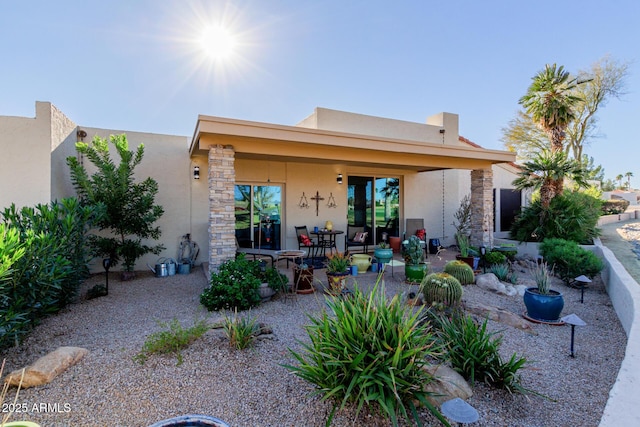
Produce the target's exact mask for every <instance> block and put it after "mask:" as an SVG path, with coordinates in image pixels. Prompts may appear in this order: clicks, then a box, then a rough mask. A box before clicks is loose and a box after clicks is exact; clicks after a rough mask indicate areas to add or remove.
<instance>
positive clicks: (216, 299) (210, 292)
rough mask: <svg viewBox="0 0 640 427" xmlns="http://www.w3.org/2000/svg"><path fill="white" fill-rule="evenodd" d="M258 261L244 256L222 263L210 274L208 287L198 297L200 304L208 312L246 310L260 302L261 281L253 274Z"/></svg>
mask: <svg viewBox="0 0 640 427" xmlns="http://www.w3.org/2000/svg"><path fill="white" fill-rule="evenodd" d="M259 270H260V262H259V261H249V260H247V259H246V258H245V254H239V255H238V257H237V258H236V259H233V260H229V261H227V262H225V263H223V264H222V265H221V266H220V268H219V269H218V272H217V273H216V272H215V271H214V272H212V273H211V280H210V286H209V287H208V288H207V289H205V290H204V291H203V292H202V294H201V295H200V302H201V303H202V305H204V306H205V307H206V308H207V309H208V310H209V311H212V310H222V309H227V310H233V309H238V310H247V309H249V308H251V307H254V306H256V305H258V304H259V303H260V301H261V298H260V293H259V292H258V288H259V287H260V283H262V281H261V280H260V278H258V277H257V276H256V275H255V274H256V271H259Z"/></svg>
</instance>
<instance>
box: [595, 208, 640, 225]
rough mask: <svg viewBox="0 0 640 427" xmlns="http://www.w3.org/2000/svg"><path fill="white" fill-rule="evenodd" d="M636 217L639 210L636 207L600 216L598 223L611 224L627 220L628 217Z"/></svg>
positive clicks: (639, 212) (638, 215)
mask: <svg viewBox="0 0 640 427" xmlns="http://www.w3.org/2000/svg"><path fill="white" fill-rule="evenodd" d="M638 218H640V210H637V209H635V210H632V211H629V210H627V212H625V213H621V214H615V215H603V216H601V217H600V219H598V225H605V224H611V223H614V222H620V221H628V220H630V219H638Z"/></svg>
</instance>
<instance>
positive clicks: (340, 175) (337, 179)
mask: <svg viewBox="0 0 640 427" xmlns="http://www.w3.org/2000/svg"><path fill="white" fill-rule="evenodd" d="M336 182H337V183H338V184H342V174H341V173H339V174H338V178H336Z"/></svg>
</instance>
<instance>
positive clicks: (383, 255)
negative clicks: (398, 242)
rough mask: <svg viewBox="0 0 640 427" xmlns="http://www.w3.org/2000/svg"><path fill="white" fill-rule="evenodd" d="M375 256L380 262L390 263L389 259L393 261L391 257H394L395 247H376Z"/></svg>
mask: <svg viewBox="0 0 640 427" xmlns="http://www.w3.org/2000/svg"><path fill="white" fill-rule="evenodd" d="M373 256H375V257H376V259H377V260H378V262H380V263H383V264H385V263H388V262H389V261H391V258H393V249H391V248H388V249H382V248H375V250H374V251H373Z"/></svg>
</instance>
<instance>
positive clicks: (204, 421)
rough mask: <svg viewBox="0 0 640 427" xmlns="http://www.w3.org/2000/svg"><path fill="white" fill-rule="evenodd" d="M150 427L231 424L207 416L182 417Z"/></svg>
mask: <svg viewBox="0 0 640 427" xmlns="http://www.w3.org/2000/svg"><path fill="white" fill-rule="evenodd" d="M149 427H229V424H227V423H225V422H224V421H222V420H219V419H217V418H214V417H209V416H207V415H182V416H180V417H175V418H170V419H168V420H163V421H158V422H157V423H155V424H152V425H151V426H149Z"/></svg>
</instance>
